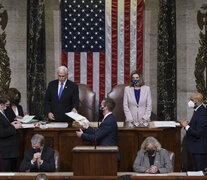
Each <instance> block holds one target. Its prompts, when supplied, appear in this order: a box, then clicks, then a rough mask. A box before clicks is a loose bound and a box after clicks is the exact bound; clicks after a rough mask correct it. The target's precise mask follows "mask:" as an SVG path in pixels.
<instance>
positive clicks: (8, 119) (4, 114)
mask: <svg viewBox="0 0 207 180" xmlns="http://www.w3.org/2000/svg"><path fill="white" fill-rule="evenodd" d="M2 114H3V116H4V117H5V118H6V119H7V121H9V119H8V118H7V117H6V115H5V114H4V113H3V112H2Z"/></svg>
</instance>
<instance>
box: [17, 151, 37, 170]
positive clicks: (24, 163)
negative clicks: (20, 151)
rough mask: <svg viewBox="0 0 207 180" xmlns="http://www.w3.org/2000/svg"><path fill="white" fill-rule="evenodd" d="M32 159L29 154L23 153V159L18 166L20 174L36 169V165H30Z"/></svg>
mask: <svg viewBox="0 0 207 180" xmlns="http://www.w3.org/2000/svg"><path fill="white" fill-rule="evenodd" d="M31 160H32V157H30V156H29V152H28V151H25V153H24V158H23V160H22V162H21V164H20V168H19V170H20V172H25V171H29V170H32V169H37V163H34V164H31Z"/></svg>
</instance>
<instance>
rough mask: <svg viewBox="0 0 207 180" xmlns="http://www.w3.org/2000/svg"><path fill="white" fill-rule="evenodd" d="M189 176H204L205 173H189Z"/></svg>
mask: <svg viewBox="0 0 207 180" xmlns="http://www.w3.org/2000/svg"><path fill="white" fill-rule="evenodd" d="M187 175H188V176H204V174H203V171H188V172H187Z"/></svg>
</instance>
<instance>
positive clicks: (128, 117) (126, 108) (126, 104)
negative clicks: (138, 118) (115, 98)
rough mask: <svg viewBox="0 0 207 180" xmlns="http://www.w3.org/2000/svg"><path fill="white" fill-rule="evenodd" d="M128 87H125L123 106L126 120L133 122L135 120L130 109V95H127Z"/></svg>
mask: <svg viewBox="0 0 207 180" xmlns="http://www.w3.org/2000/svg"><path fill="white" fill-rule="evenodd" d="M128 90H129V89H128V87H125V89H124V98H123V107H124V114H125V117H126V121H127V122H132V121H133V117H132V114H131V112H130V110H129V101H128V96H127V91H128Z"/></svg>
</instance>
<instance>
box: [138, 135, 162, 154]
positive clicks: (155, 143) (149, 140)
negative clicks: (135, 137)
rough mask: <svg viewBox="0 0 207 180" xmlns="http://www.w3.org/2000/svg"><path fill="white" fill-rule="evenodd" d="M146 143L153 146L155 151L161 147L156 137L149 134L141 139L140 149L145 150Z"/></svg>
mask: <svg viewBox="0 0 207 180" xmlns="http://www.w3.org/2000/svg"><path fill="white" fill-rule="evenodd" d="M148 144H152V145H153V146H154V147H155V149H156V151H160V149H161V148H162V147H161V144H160V143H159V141H158V140H157V139H156V138H154V137H152V136H149V137H147V138H146V139H145V140H144V141H143V143H142V145H141V150H142V151H144V152H146V147H147V145H148Z"/></svg>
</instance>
